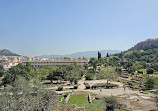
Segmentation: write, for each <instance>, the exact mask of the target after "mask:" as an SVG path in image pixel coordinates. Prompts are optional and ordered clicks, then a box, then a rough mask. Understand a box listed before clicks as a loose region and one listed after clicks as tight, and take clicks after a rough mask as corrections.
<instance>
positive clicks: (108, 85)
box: [106, 84, 117, 88]
mask: <svg viewBox="0 0 158 111" xmlns="http://www.w3.org/2000/svg"><path fill="white" fill-rule="evenodd" d="M113 87H117V85H114V84H106V88H113Z"/></svg>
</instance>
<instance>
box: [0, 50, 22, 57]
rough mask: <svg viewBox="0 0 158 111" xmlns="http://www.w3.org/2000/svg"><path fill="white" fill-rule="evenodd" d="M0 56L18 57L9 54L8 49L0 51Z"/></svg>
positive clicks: (14, 54)
mask: <svg viewBox="0 0 158 111" xmlns="http://www.w3.org/2000/svg"><path fill="white" fill-rule="evenodd" d="M0 56H19V55H18V54H16V53H13V52H11V51H10V50H8V49H3V50H0Z"/></svg>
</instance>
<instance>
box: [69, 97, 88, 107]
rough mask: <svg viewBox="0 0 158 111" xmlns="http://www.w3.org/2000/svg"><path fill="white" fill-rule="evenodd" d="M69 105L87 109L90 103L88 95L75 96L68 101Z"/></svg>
mask: <svg viewBox="0 0 158 111" xmlns="http://www.w3.org/2000/svg"><path fill="white" fill-rule="evenodd" d="M68 104H69V105H76V106H77V107H85V106H86V105H87V104H89V103H88V95H87V94H74V95H72V96H71V97H70V99H69V101H68Z"/></svg>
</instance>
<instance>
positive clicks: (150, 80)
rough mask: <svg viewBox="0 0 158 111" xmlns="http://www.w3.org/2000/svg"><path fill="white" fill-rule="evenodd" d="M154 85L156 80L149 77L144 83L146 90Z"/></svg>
mask: <svg viewBox="0 0 158 111" xmlns="http://www.w3.org/2000/svg"><path fill="white" fill-rule="evenodd" d="M155 84H156V79H155V78H153V77H150V78H148V79H147V81H146V83H145V88H146V89H153V88H154V85H155Z"/></svg>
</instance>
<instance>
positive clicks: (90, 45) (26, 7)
mask: <svg viewBox="0 0 158 111" xmlns="http://www.w3.org/2000/svg"><path fill="white" fill-rule="evenodd" d="M149 38H158V0H0V41H1V42H0V49H9V50H11V51H12V52H15V53H17V54H21V55H26V56H38V55H49V54H70V53H73V52H81V51H95V50H106V49H115V50H122V51H123V50H127V49H129V48H131V47H133V46H134V45H136V44H137V43H138V42H140V41H144V40H146V39H149Z"/></svg>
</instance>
